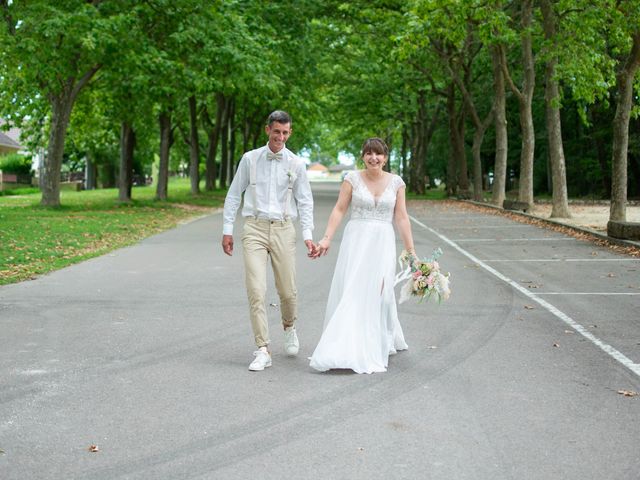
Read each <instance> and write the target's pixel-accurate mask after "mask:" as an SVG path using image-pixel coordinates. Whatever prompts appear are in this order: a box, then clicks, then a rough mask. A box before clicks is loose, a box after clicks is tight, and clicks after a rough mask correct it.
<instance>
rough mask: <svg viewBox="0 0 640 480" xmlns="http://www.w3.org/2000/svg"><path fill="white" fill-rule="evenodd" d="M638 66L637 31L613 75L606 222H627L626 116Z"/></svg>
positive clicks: (630, 103) (628, 113) (639, 40)
mask: <svg viewBox="0 0 640 480" xmlns="http://www.w3.org/2000/svg"><path fill="white" fill-rule="evenodd" d="M639 67H640V30H636V31H635V32H634V34H633V46H632V48H631V52H630V53H629V57H628V58H627V60H626V62H625V64H624V67H623V68H622V70H621V71H620V72H619V73H618V75H617V77H618V78H617V84H618V104H617V106H616V115H615V117H614V119H613V152H612V154H611V166H612V169H613V173H612V175H611V209H610V212H609V220H610V221H616V222H626V221H627V152H628V149H629V117H630V113H631V107H632V105H633V81H634V77H635V74H636V72H637V70H638V68H639Z"/></svg>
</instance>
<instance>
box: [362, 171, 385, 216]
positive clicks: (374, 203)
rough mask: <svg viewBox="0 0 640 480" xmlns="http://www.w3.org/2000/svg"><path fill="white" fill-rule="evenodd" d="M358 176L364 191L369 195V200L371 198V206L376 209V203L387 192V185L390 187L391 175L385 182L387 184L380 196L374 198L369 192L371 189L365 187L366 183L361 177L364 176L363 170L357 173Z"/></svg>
mask: <svg viewBox="0 0 640 480" xmlns="http://www.w3.org/2000/svg"><path fill="white" fill-rule="evenodd" d="M359 176H360V181H361V182H362V184H363V185H364V188H365V190H366V191H367V192H368V193H369V195H371V198H373V205H374V206H375V207H376V208H377V207H378V201H379V200H380V199H381V198H382V196H383V195H384V194H385V193H386V192H387V189H388V188H389V185H391V181H392V180H393V175H389V180H388V181H387V184H386V185H385V186H384V189H382V193H381V194H380V196H378V197H376V196H375V195H374V194H373V192H372V191H371V189H370V188H369V186H368V185H367V182H365V180H364V178H363V176H364V170H362V171H361V172H360V173H359Z"/></svg>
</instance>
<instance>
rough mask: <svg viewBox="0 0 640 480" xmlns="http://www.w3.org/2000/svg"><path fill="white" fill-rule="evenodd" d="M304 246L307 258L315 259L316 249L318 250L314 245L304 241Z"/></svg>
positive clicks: (309, 241)
mask: <svg viewBox="0 0 640 480" xmlns="http://www.w3.org/2000/svg"><path fill="white" fill-rule="evenodd" d="M304 244H305V245H306V246H307V257H309V258H315V257H316V249H317V248H318V247H317V246H316V244H315V243H313V242H312V241H311V240H305V241H304Z"/></svg>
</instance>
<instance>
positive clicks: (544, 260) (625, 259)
mask: <svg viewBox="0 0 640 480" xmlns="http://www.w3.org/2000/svg"><path fill="white" fill-rule="evenodd" d="M483 262H490V263H498V262H501V263H505V262H640V258H518V259H508V258H485V259H484V260H483Z"/></svg>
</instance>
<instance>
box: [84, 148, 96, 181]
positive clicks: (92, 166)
mask: <svg viewBox="0 0 640 480" xmlns="http://www.w3.org/2000/svg"><path fill="white" fill-rule="evenodd" d="M92 156H93V154H92V153H90V152H87V155H86V156H85V162H86V164H85V167H84V189H85V190H95V188H96V163H95V162H94V161H93V158H92Z"/></svg>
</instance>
